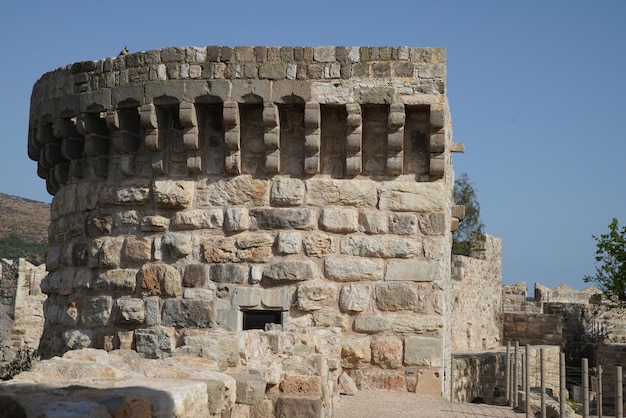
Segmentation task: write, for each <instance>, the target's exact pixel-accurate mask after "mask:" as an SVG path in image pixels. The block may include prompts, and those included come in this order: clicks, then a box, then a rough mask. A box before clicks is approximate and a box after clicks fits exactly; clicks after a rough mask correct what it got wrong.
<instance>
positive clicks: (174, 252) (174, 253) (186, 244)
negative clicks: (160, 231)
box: [161, 232, 193, 259]
mask: <svg viewBox="0 0 626 418" xmlns="http://www.w3.org/2000/svg"><path fill="white" fill-rule="evenodd" d="M161 250H162V254H163V257H164V258H169V259H176V258H183V257H186V256H188V255H189V254H191V253H192V251H193V242H192V237H191V235H187V234H184V233H178V232H167V233H166V234H165V235H163V238H162V239H161Z"/></svg>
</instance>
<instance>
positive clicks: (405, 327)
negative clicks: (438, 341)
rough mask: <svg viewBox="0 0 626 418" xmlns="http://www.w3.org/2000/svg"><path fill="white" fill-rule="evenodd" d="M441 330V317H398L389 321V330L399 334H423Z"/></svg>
mask: <svg viewBox="0 0 626 418" xmlns="http://www.w3.org/2000/svg"><path fill="white" fill-rule="evenodd" d="M440 329H443V317H442V316H441V315H416V314H404V315H398V316H396V317H394V318H393V320H392V321H391V330H392V331H394V332H400V333H414V334H423V333H425V332H433V331H438V330H440Z"/></svg>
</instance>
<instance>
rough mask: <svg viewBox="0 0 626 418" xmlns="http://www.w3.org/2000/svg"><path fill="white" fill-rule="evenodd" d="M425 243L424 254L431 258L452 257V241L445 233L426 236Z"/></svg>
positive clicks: (443, 259)
mask: <svg viewBox="0 0 626 418" xmlns="http://www.w3.org/2000/svg"><path fill="white" fill-rule="evenodd" d="M423 245H424V256H425V257H426V258H427V259H429V260H437V261H447V260H448V259H449V258H450V242H449V241H448V238H447V237H446V236H445V235H441V236H439V235H438V236H426V237H424V240H423Z"/></svg>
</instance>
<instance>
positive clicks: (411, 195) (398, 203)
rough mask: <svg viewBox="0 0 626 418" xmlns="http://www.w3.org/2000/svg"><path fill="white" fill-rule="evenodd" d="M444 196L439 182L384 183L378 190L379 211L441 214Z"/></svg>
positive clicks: (444, 200) (443, 207)
mask: <svg viewBox="0 0 626 418" xmlns="http://www.w3.org/2000/svg"><path fill="white" fill-rule="evenodd" d="M446 201H447V199H446V195H445V191H444V185H443V183H441V182H431V183H413V182H404V181H402V182H401V181H398V182H385V183H383V184H382V186H381V188H380V203H379V209H381V210H392V211H397V212H441V211H443V210H444V209H445V204H446Z"/></svg>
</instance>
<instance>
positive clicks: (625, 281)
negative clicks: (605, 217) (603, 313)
mask: <svg viewBox="0 0 626 418" xmlns="http://www.w3.org/2000/svg"><path fill="white" fill-rule="evenodd" d="M592 237H593V239H594V240H595V241H596V274H595V275H593V276H585V277H583V280H584V281H585V282H587V283H589V282H594V283H595V284H596V285H597V286H598V287H599V288H600V290H602V292H603V293H604V296H605V297H606V299H607V300H608V302H609V306H611V307H613V308H616V307H622V308H624V307H626V227H622V228H621V229H620V227H619V224H618V222H617V219H615V218H613V221H612V222H611V223H610V224H609V232H608V233H607V234H601V235H600V236H599V237H597V236H595V235H592Z"/></svg>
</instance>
